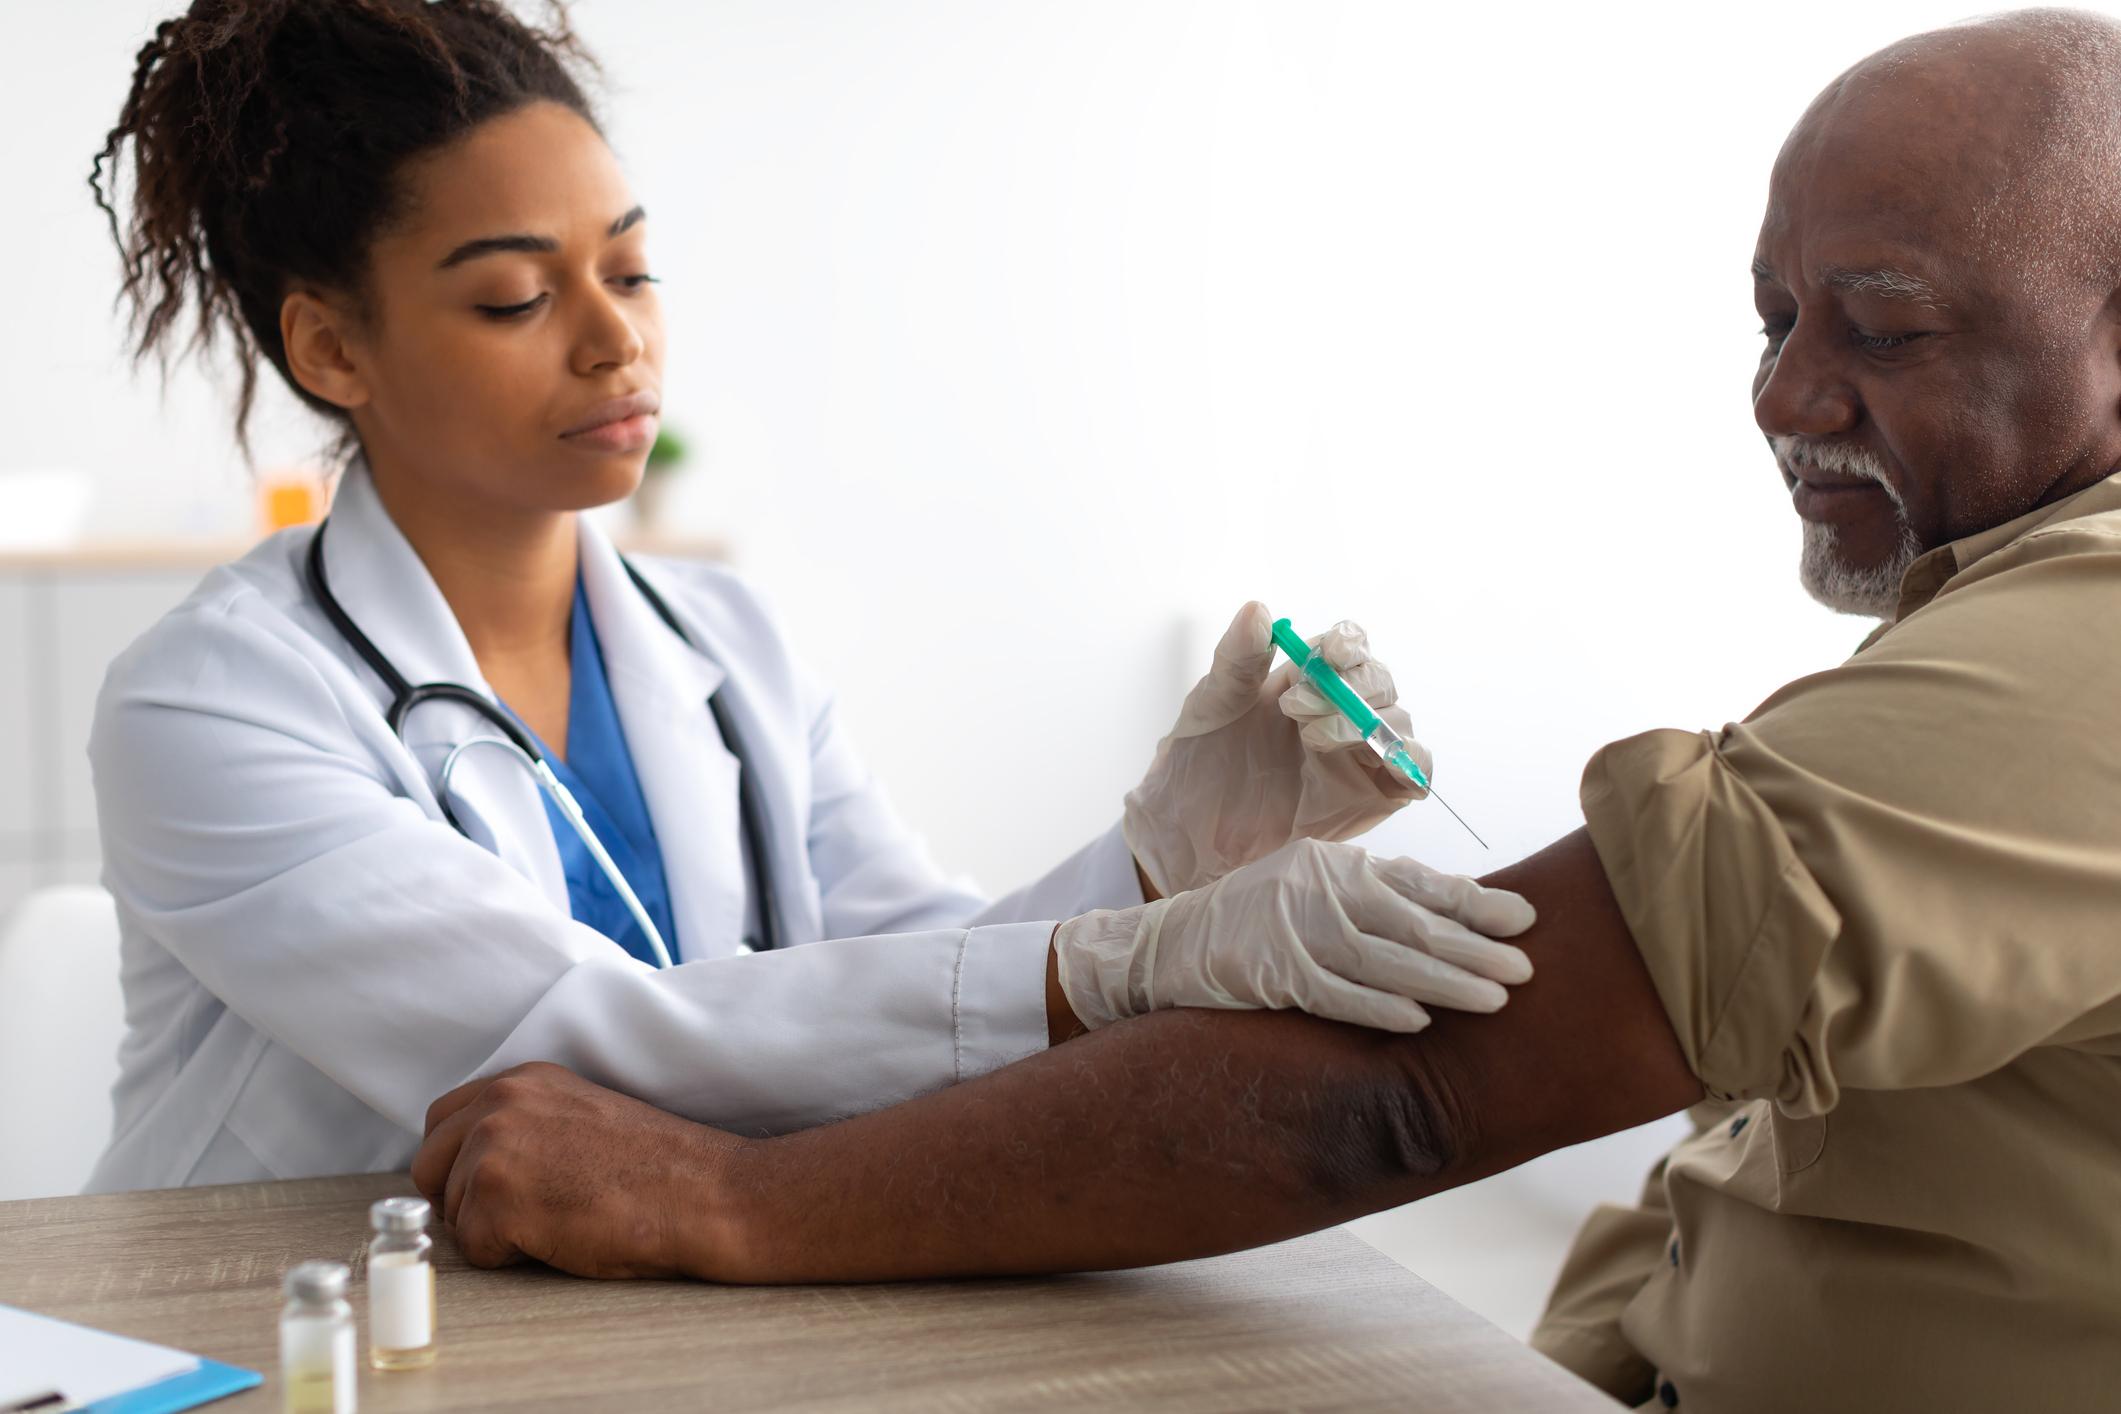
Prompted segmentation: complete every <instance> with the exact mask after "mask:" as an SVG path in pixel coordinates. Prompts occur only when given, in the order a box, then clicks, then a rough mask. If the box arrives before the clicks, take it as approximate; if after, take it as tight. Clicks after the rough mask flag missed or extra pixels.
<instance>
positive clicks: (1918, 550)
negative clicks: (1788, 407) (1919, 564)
mask: <svg viewBox="0 0 2121 1414" xmlns="http://www.w3.org/2000/svg"><path fill="white" fill-rule="evenodd" d="M1772 441H1773V443H1774V447H1775V456H1776V458H1777V460H1779V461H1780V462H1781V463H1782V464H1783V466H1784V467H1786V468H1788V467H1795V466H1804V465H1809V466H1814V467H1817V468H1819V469H1821V470H1824V471H1834V472H1840V473H1841V474H1842V475H1844V476H1862V477H1867V478H1869V479H1870V480H1872V481H1875V482H1877V483H1878V486H1879V488H1880V489H1881V490H1883V491H1884V492H1885V494H1886V495H1887V497H1889V498H1890V499H1891V500H1892V503H1893V518H1894V520H1895V522H1896V523H1897V524H1898V526H1899V530H1900V539H1899V543H1898V544H1896V545H1895V546H1894V547H1893V553H1892V554H1891V555H1889V556H1888V557H1887V558H1886V560H1885V563H1883V564H1880V565H1873V566H1871V567H1870V568H1868V569H1859V568H1858V567H1857V566H1855V565H1852V564H1850V563H1849V562H1848V558H1847V556H1846V555H1844V554H1843V553H1842V550H1841V527H1839V526H1837V525H1827V524H1822V523H1820V522H1819V521H1814V520H1808V521H1804V522H1803V526H1804V552H1803V555H1802V556H1801V557H1800V558H1799V560H1798V562H1797V578H1798V580H1799V582H1801V583H1802V584H1803V585H1804V588H1805V592H1806V593H1808V594H1810V595H1811V596H1812V597H1813V598H1814V599H1817V600H1818V601H1819V602H1820V603H1822V604H1824V605H1826V606H1827V607H1828V608H1829V609H1834V610H1837V611H1838V612H1840V613H1844V614H1862V615H1864V616H1866V617H1868V618H1873V619H1889V618H1891V617H1892V616H1893V613H1894V611H1895V610H1896V609H1897V608H1898V607H1899V605H1900V580H1901V578H1902V576H1904V575H1905V574H1906V573H1907V570H1908V566H1909V565H1912V564H1914V563H1915V561H1916V560H1917V559H1918V558H1919V557H1920V556H1921V554H1922V543H1921V541H1919V540H1917V539H1916V538H1915V527H1914V526H1912V525H1911V524H1909V523H1908V518H1907V503H1906V502H1904V501H1902V500H1901V499H1900V491H1899V489H1898V488H1897V487H1895V486H1894V485H1893V483H1892V482H1890V481H1888V480H1886V479H1885V468H1883V467H1881V466H1880V465H1878V463H1877V461H1876V460H1875V459H1873V458H1872V457H1871V455H1870V454H1869V453H1868V452H1865V451H1864V450H1862V449H1861V448H1860V447H1849V446H1842V445H1840V444H1837V443H1832V442H1803V441H1800V440H1799V439H1797V438H1795V437H1776V438H1773V439H1772Z"/></svg>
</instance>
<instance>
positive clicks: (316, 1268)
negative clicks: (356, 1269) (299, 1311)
mask: <svg viewBox="0 0 2121 1414" xmlns="http://www.w3.org/2000/svg"><path fill="white" fill-rule="evenodd" d="M351 1278H352V1273H350V1272H349V1271H347V1269H346V1264H345V1263H344V1262H304V1263H302V1264H301V1265H300V1266H298V1267H296V1268H295V1269H294V1270H292V1271H290V1272H289V1273H288V1274H287V1294H288V1295H289V1296H291V1297H295V1298H297V1299H299V1300H302V1301H337V1300H339V1299H340V1298H341V1297H343V1296H345V1295H346V1283H347V1282H348V1281H349V1280H351Z"/></svg>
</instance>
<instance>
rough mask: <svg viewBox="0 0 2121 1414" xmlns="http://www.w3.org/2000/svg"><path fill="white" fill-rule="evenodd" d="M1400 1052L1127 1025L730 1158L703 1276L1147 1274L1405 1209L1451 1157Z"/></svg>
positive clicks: (1160, 1020) (1241, 1017)
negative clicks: (1150, 1267) (1404, 1071)
mask: <svg viewBox="0 0 2121 1414" xmlns="http://www.w3.org/2000/svg"><path fill="white" fill-rule="evenodd" d="M1391 1039H1392V1038H1390V1037H1389V1036H1386V1035H1385V1034H1383V1033H1379V1032H1369V1031H1362V1030H1359V1029H1357V1028H1354V1027H1344V1026H1338V1025H1334V1024H1332V1023H1326V1022H1318V1021H1314V1020H1312V1019H1310V1018H1308V1017H1304V1016H1301V1015H1299V1014H1296V1013H1291V1012H1274V1013H1258V1012H1248V1013H1234V1012H1199V1011H1171V1012H1160V1013H1156V1014H1154V1015H1151V1016H1146V1017H1142V1018H1140V1019H1138V1020H1136V1021H1131V1022H1127V1023H1124V1024H1122V1025H1118V1026H1114V1027H1110V1028H1108V1029H1106V1030H1103V1031H1099V1032H1095V1033H1093V1034H1091V1035H1089V1036H1085V1037H1082V1038H1081V1039H1079V1040H1076V1041H1072V1042H1070V1043H1068V1044H1067V1045H1065V1046H1060V1047H1056V1048H1055V1049H1053V1050H1050V1051H1046V1052H1044V1053H1042V1054H1040V1055H1037V1056H1034V1057H1032V1058H1030V1059H1028V1060H1025V1061H1023V1062H1020V1063H1018V1064H1016V1065H1013V1066H1010V1067H1008V1068H1007V1069H1005V1070H1002V1071H999V1072H996V1073H995V1074H993V1075H990V1076H986V1077H984V1078H982V1079H980V1080H977V1081H974V1082H971V1083H969V1084H966V1085H960V1086H957V1087H955V1088H953V1089H950V1090H946V1091H942V1092H939V1093H937V1094H934V1095H929V1096H927V1097H925V1098H923V1099H920V1100H916V1101H913V1102H912V1103H909V1104H905V1105H900V1106H898V1107H896V1108H894V1109H890V1110H884V1111H880V1112H878V1113H876V1114H872V1115H866V1116H863V1117H861V1118H859V1119H855V1120H850V1121H847V1122H844V1123H841V1124H836V1125H832V1126H828V1127H826V1128H823V1129H816V1130H809V1131H805V1132H803V1133H800V1134H794V1135H789V1136H786V1137H784V1138H780V1139H773V1140H768V1141H765V1142H764V1143H762V1144H759V1145H756V1146H752V1147H748V1148H747V1149H745V1150H744V1151H743V1152H741V1153H740V1154H738V1155H735V1156H732V1158H733V1162H732V1163H731V1164H730V1165H729V1166H728V1167H727V1169H726V1170H725V1171H724V1181H723V1182H721V1183H718V1184H717V1188H718V1189H719V1190H720V1193H721V1195H722V1196H725V1197H726V1198H727V1199H728V1200H729V1201H730V1207H729V1208H728V1209H727V1210H726V1211H725V1213H724V1216H725V1217H726V1218H729V1219H733V1221H731V1222H727V1223H721V1224H717V1225H716V1226H717V1227H718V1229H719V1230H720V1231H721V1232H723V1233H734V1234H737V1237H736V1239H735V1240H734V1241H733V1242H727V1243H726V1244H725V1245H724V1247H722V1248H721V1249H719V1250H717V1251H715V1252H713V1253H711V1254H706V1255H704V1256H703V1259H702V1260H700V1261H698V1262H694V1263H689V1264H688V1265H691V1266H693V1267H694V1268H695V1269H696V1270H697V1274H699V1275H702V1276H708V1277H712V1278H716V1279H720V1280H725V1281H726V1280H739V1281H872V1280H885V1279H891V1278H898V1277H915V1276H950V1275H962V1274H971V1273H993V1272H1043V1271H1067V1270H1077V1269H1086V1268H1100V1267H1124V1266H1137V1265H1141V1264H1144V1263H1151V1262H1163V1261H1172V1260H1176V1259H1179V1258H1184V1257H1196V1256H1202V1255H1206V1254H1209V1253H1214V1252H1223V1251H1228V1250H1231V1249H1233V1248H1237V1247H1245V1246H1252V1245H1256V1244H1258V1243H1261V1242H1270V1241H1274V1240H1277V1239H1279V1238H1283V1237H1289V1236H1293V1235H1295V1234H1298V1233H1301V1232H1306V1231H1309V1230H1311V1229H1313V1228H1317V1227H1320V1226H1324V1225H1326V1224H1329V1223H1333V1222H1338V1221H1340V1220H1342V1219H1344V1218H1348V1217H1353V1216H1355V1215H1357V1214H1360V1213H1362V1212H1366V1211H1369V1210H1371V1209H1374V1208H1377V1207H1381V1206H1385V1205H1387V1204H1389V1203H1393V1202H1399V1201H1404V1199H1405V1198H1410V1197H1413V1196H1416V1194H1417V1193H1418V1192H1420V1191H1422V1190H1421V1186H1420V1184H1419V1182H1418V1179H1419V1177H1420V1176H1422V1175H1424V1174H1438V1173H1440V1172H1441V1171H1442V1170H1443V1169H1444V1167H1445V1165H1446V1161H1447V1155H1446V1153H1445V1152H1444V1145H1445V1141H1444V1139H1443V1137H1442V1136H1440V1135H1438V1134H1435V1133H1433V1132H1431V1131H1430V1129H1429V1127H1428V1121H1427V1118H1426V1114H1425V1110H1424V1107H1423V1106H1422V1104H1420V1103H1419V1102H1418V1100H1417V1098H1416V1097H1414V1096H1413V1095H1412V1094H1411V1093H1410V1092H1409V1090H1408V1089H1407V1087H1406V1086H1405V1085H1404V1083H1403V1082H1402V1079H1401V1076H1400V1071H1399V1067H1398V1066H1397V1065H1396V1064H1395V1063H1394V1061H1393V1060H1392V1058H1391V1056H1390V1055H1389V1054H1388V1053H1387V1050H1386V1047H1387V1046H1388V1044H1389V1043H1390V1041H1391ZM732 1248H733V1249H734V1250H730V1249H732ZM701 1268H705V1269H704V1270H702V1269H701Z"/></svg>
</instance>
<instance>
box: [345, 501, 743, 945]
mask: <svg viewBox="0 0 2121 1414" xmlns="http://www.w3.org/2000/svg"><path fill="white" fill-rule="evenodd" d="M328 524H330V520H329V518H328V517H327V518H326V519H325V520H324V521H322V522H319V523H318V525H317V533H316V534H315V535H314V536H312V537H311V538H310V542H309V564H308V579H309V592H310V593H311V594H312V595H314V596H315V597H316V601H317V607H318V608H320V609H322V610H323V611H324V617H325V618H327V619H330V620H331V624H332V627H333V628H335V629H337V630H338V631H339V634H340V636H341V637H343V638H344V639H345V640H346V641H347V642H348V643H350V644H352V645H353V650H354V652H356V653H358V654H360V655H361V661H362V662H364V663H366V664H368V666H369V667H370V669H372V670H373V671H374V672H375V675H376V676H377V677H379V678H381V679H382V680H383V686H384V687H385V688H387V689H388V690H389V692H390V705H389V706H388V707H387V708H385V709H384V713H383V717H384V720H385V721H387V722H388V723H389V724H390V729H391V731H392V732H393V733H395V734H396V736H397V738H398V740H399V741H404V740H405V719H406V717H408V716H409V715H411V713H412V709H413V708H415V707H418V706H419V705H420V704H421V703H423V702H453V703H456V704H457V705H458V706H460V707H468V708H470V709H471V710H472V711H473V712H476V713H477V714H478V715H479V717H480V718H481V720H483V721H484V722H485V723H486V724H487V725H488V726H490V727H492V728H493V729H494V730H495V731H497V732H499V733H500V735H499V736H479V737H473V738H471V739H470V740H468V741H462V742H458V743H457V744H456V745H455V746H454V747H452V748H451V749H450V752H449V755H448V756H446V757H444V758H443V761H442V769H441V771H440V772H439V773H438V774H437V776H436V780H435V799H436V800H437V801H438V802H439V803H440V804H441V807H442V817H443V818H444V819H446V820H447V821H449V823H450V825H451V827H452V828H454V829H455V830H456V831H457V833H458V834H461V835H466V836H467V837H468V835H469V832H468V831H466V830H465V828H464V824H463V822H462V821H460V820H459V819H457V812H456V811H455V810H454V809H453V808H451V806H450V803H449V779H450V776H451V775H452V774H453V773H454V772H455V770H456V767H457V761H458V760H459V759H460V758H461V757H462V756H463V755H464V753H465V752H467V751H469V750H471V749H472V748H473V747H478V746H485V747H492V748H494V749H497V750H501V751H505V752H507V753H508V754H509V755H511V756H514V757H516V758H517V759H518V760H520V761H521V762H522V763H523V764H524V765H525V766H527V767H528V768H529V769H530V774H531V775H532V776H533V777H535V778H536V780H537V783H538V785H539V787H540V788H542V789H543V790H544V792H545V794H546V795H547V796H548V797H550V798H551V800H552V803H553V804H554V805H555V806H556V807H558V809H559V812H560V815H561V817H562V818H563V819H565V820H566V821H567V823H568V825H569V826H570V827H571V828H572V829H573V830H574V832H575V834H576V835H577V836H579V837H580V839H581V841H582V845H583V847H584V848H586V849H587V850H588V851H589V857H590V858H591V859H593V860H595V861H596V865H597V868H599V869H600V870H602V871H603V873H604V877H605V878H606V879H608V880H610V881H611V886H612V888H614V889H615V890H617V891H618V895H619V898H620V899H621V901H623V902H624V903H625V905H626V911H627V912H628V913H630V914H632V915H633V921H634V922H635V923H637V924H639V925H640V929H641V935H642V936H643V937H645V938H647V940H648V946H649V948H650V949H651V950H652V951H653V952H654V953H655V956H656V963H657V965H658V966H660V967H668V966H670V965H671V958H670V948H669V946H668V945H667V944H665V943H664V941H663V935H662V934H661V933H660V932H658V931H657V929H656V926H655V921H654V920H653V919H651V918H650V917H649V916H648V910H647V909H646V908H644V907H642V906H641V900H640V896H639V895H638V894H636V893H634V891H633V886H632V885H631V884H629V883H627V882H626V875H625V872H624V871H623V870H621V869H620V868H619V866H618V863H617V861H615V860H613V859H612V857H611V853H610V851H608V850H606V849H605V848H604V842H603V841H602V840H600V839H598V838H597V835H596V831H595V830H593V829H591V828H590V826H589V819H588V817H587V816H586V815H584V814H583V813H582V807H581V804H580V803H579V802H578V801H576V800H575V798H574V793H573V792H572V791H570V790H568V789H567V787H566V786H565V785H564V784H562V783H561V781H560V778H559V777H558V776H556V775H554V774H553V770H552V767H551V766H550V765H549V764H547V762H546V760H545V753H544V752H542V751H540V750H539V749H538V744H537V741H536V740H535V739H534V738H532V736H531V735H530V733H529V732H527V731H525V730H523V728H522V727H521V726H519V725H518V724H517V723H516V721H515V719H514V718H512V717H510V716H509V715H508V713H507V712H505V711H503V710H502V709H501V707H500V705H499V704H498V703H496V702H494V701H493V700H492V699H491V698H488V697H486V696H484V695H482V694H480V693H478V692H474V691H473V690H472V689H470V688H468V687H465V686H463V685H462V684H460V683H453V682H429V683H421V684H420V685H419V686H417V687H415V686H414V685H413V684H411V683H410V682H407V681H406V680H405V675H404V674H403V673H401V672H399V671H398V670H397V668H396V667H395V666H394V665H393V664H392V663H391V661H390V659H388V658H386V657H384V656H383V650H382V649H380V648H378V647H376V645H375V644H374V643H373V642H372V641H371V640H370V639H369V637H368V635H367V634H365V633H363V632H361V630H360V627H359V626H358V625H356V624H355V623H354V621H353V619H352V618H351V617H350V616H349V615H348V614H347V612H346V610H345V609H344V608H343V607H342V606H341V605H340V603H339V600H338V596H337V595H335V594H333V593H332V592H331V585H330V584H329V583H328V582H327V581H326V580H325V577H324V528H325V526H326V525H328ZM620 563H621V564H624V565H625V566H626V575H627V578H629V579H631V580H632V581H633V587H634V588H635V589H638V590H639V591H640V592H641V597H642V598H644V599H646V600H647V601H648V605H649V607H650V608H652V609H654V610H655V612H656V615H657V617H659V618H661V619H662V621H663V622H664V623H665V624H667V625H669V627H670V631H671V632H672V633H674V634H676V635H677V636H678V637H679V638H680V639H682V640H684V642H685V645H686V646H687V647H689V648H692V649H694V651H698V645H697V644H694V643H693V641H692V639H691V637H690V636H689V635H687V634H686V632H685V629H684V627H683V626H682V625H681V624H679V623H678V619H677V615H675V614H673V613H672V612H671V611H670V606H669V605H668V604H666V603H664V602H663V596H662V595H660V594H658V593H656V592H655V590H654V589H653V588H652V587H650V585H649V583H648V581H647V580H645V579H643V578H641V572H640V571H639V570H637V569H635V568H634V567H633V565H632V564H631V563H630V562H628V561H627V560H625V559H624V557H621V559H620ZM707 706H708V709H709V710H710V711H712V712H713V713H714V724H715V726H716V727H717V728H719V729H720V731H721V733H722V744H723V745H724V746H726V747H728V748H729V754H730V755H732V756H734V757H735V758H736V765H737V811H738V814H739V816H740V817H741V823H742V827H743V831H744V850H745V853H746V854H747V855H749V856H750V864H751V890H752V896H753V897H754V898H756V899H757V900H758V905H759V931H760V933H761V934H763V936H762V937H761V938H760V939H759V941H758V943H757V946H756V947H754V948H752V951H764V950H766V949H768V948H773V947H778V946H779V945H780V941H781V923H780V911H779V908H778V906H777V901H776V900H775V898H774V894H773V873H772V870H771V869H770V868H769V867H768V861H767V858H766V829H765V824H764V807H763V806H762V805H761V804H760V802H759V798H758V787H757V785H756V783H755V782H754V781H753V779H752V774H751V768H750V763H749V762H748V761H747V760H746V759H745V756H744V748H743V745H742V743H741V741H740V740H739V739H738V737H737V732H736V727H735V725H734V724H733V723H732V722H731V721H730V720H729V712H728V709H727V708H726V707H725V706H724V705H723V703H722V699H721V697H720V696H719V695H716V696H712V697H709V698H708V699H707Z"/></svg>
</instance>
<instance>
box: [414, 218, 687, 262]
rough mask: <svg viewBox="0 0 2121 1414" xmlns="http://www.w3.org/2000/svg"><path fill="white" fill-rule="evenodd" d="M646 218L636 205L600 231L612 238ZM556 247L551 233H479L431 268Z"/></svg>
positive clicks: (538, 252)
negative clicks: (489, 256)
mask: <svg viewBox="0 0 2121 1414" xmlns="http://www.w3.org/2000/svg"><path fill="white" fill-rule="evenodd" d="M647 219H648V212H647V211H646V210H645V209H643V208H642V207H638V206H636V207H634V208H633V210H631V211H629V212H627V213H626V214H625V215H624V216H621V217H619V219H618V220H616V221H613V222H612V223H611V226H610V229H608V230H606V231H605V232H604V238H605V239H606V240H615V239H617V238H618V237H619V236H621V235H623V234H625V233H626V232H627V231H629V230H631V229H633V228H634V227H635V226H638V225H639V224H641V222H643V221H645V220H647ZM559 248H560V243H559V242H558V241H556V240H554V239H553V238H552V237H551V236H532V235H526V234H523V233H521V232H517V233H515V234H513V235H506V236H480V237H479V238H478V239H477V240H474V241H466V242H464V244H462V245H460V246H458V247H457V248H456V249H455V250H453V251H451V252H450V253H449V254H447V255H445V256H443V257H442V259H441V261H440V263H438V264H437V265H436V266H435V269H437V270H449V269H453V268H455V267H456V266H459V265H462V264H463V263H464V262H465V261H467V260H477V259H478V258H479V257H480V256H482V255H499V254H501V253H503V252H505V251H527V252H529V253H530V254H532V255H550V254H552V252H554V251H556V250H558V249H559Z"/></svg>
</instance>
